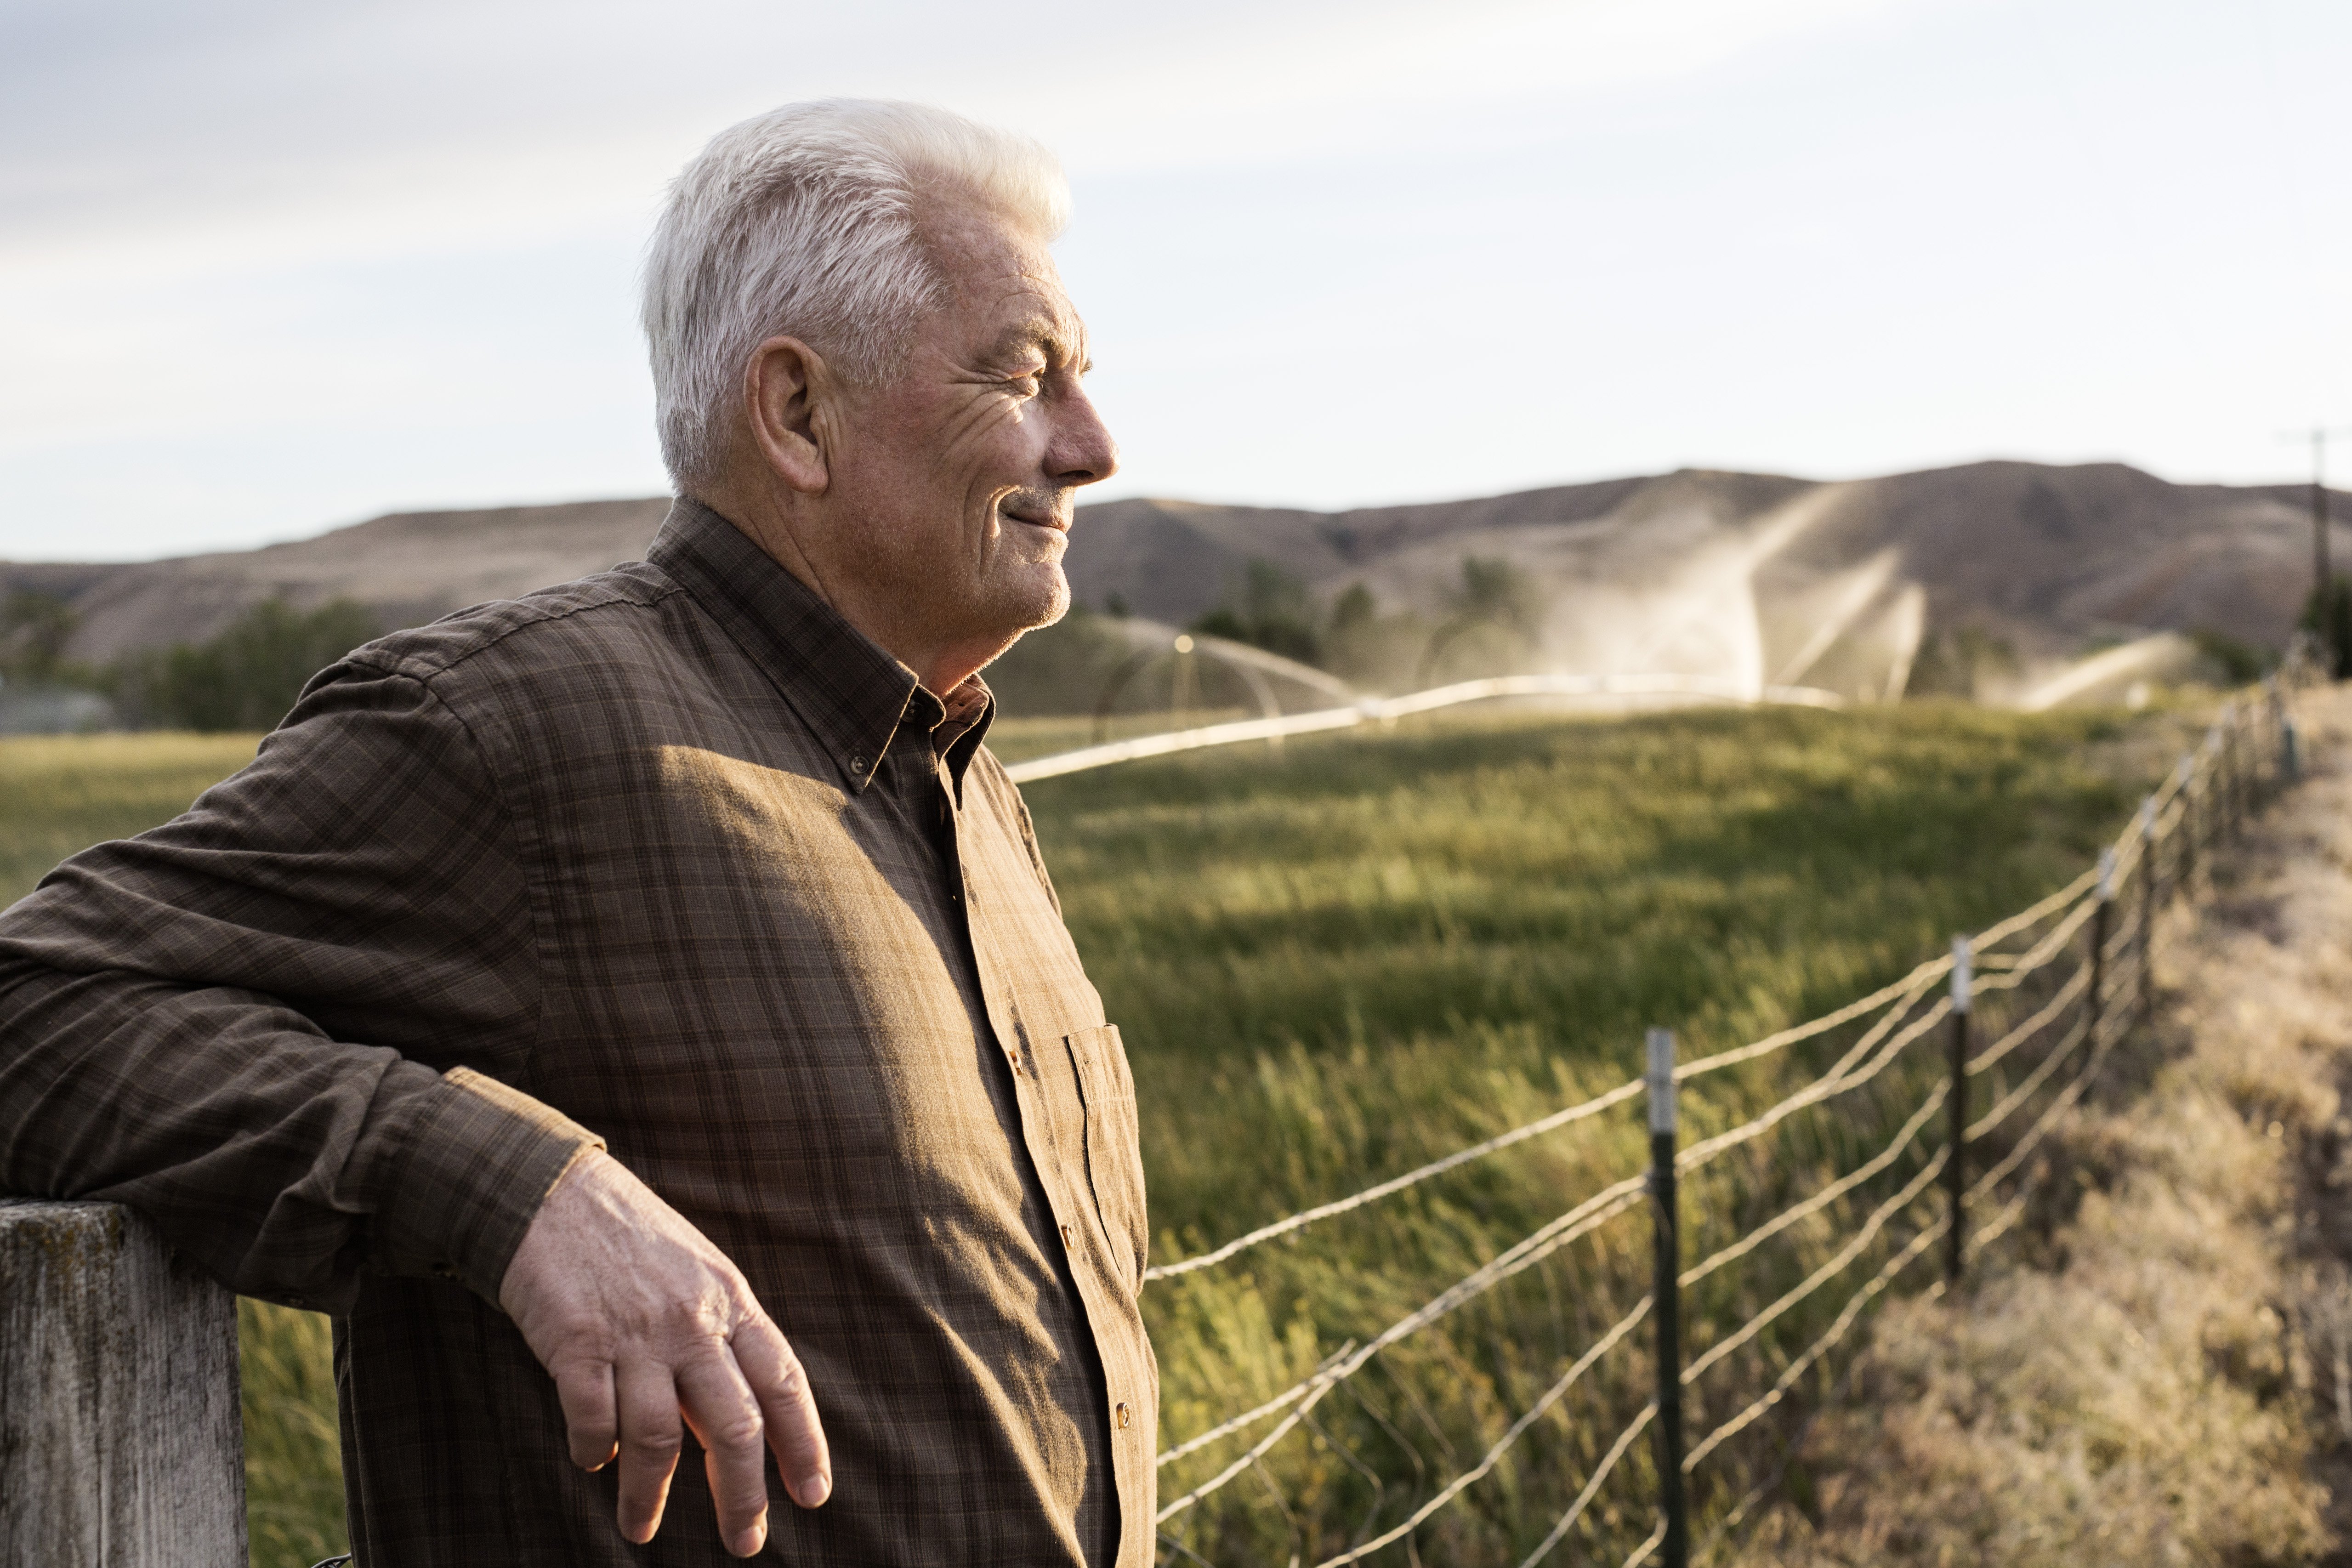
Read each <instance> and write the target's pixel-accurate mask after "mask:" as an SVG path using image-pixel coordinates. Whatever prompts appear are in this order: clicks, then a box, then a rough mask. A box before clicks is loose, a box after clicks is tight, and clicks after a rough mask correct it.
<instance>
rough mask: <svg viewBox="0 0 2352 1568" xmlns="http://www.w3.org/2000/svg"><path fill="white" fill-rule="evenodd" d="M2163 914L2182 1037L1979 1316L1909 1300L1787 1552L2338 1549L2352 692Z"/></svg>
mask: <svg viewBox="0 0 2352 1568" xmlns="http://www.w3.org/2000/svg"><path fill="white" fill-rule="evenodd" d="M2304 709H2305V715H2306V720H2307V721H2310V722H2311V724H2312V728H2313V729H2315V731H2319V733H2318V735H2317V736H2316V737H2315V738H2316V739H2318V740H2319V741H2320V742H2321V744H2320V745H2318V746H2317V747H2315V750H2316V751H2317V752H2319V757H2320V765H2319V766H2318V767H2316V768H2315V776H2313V777H2312V778H2311V780H2310V781H2309V782H2308V783H2306V784H2305V785H2304V786H2302V788H2300V789H2299V790H2297V791H2295V792H2293V793H2291V794H2289V795H2286V796H2285V797H2284V799H2283V800H2282V801H2281V802H2280V803H2279V804H2278V805H2275V806H2273V809H2272V811H2271V813H2270V815H2269V816H2268V817H2267V818H2265V819H2263V820H2262V821H2260V822H2258V824H2257V825H2256V826H2254V827H2253V829H2252V831H2251V832H2250V834H2249V836H2248V840H2247V843H2246V844H2245V845H2244V846H2243V847H2242V848H2240V849H2239V850H2237V851H2236V852H2234V853H2233V854H2231V855H2230V856H2228V857H2226V858H2223V862H2222V865H2221V870H2220V875H2219V879H2218V882H2217V883H2216V884H2215V885H2213V886H2211V887H2209V888H2208V889H2205V891H2204V896H2203V897H2202V898H2201V899H2200V901H2198V902H2197V903H2196V904H2194V905H2189V906H2182V907H2179V908H2177V909H2176V910H2175V912H2174V914H2173V916H2172V917H2171V918H2170V920H2169V921H2168V922H2167V923H2166V924H2165V925H2162V926H2160V927H2159V940H2158V974H2159V976H2160V977H2161V979H2162V980H2163V982H2164V984H2165V991H2164V993H2163V994H2161V995H2160V996H2159V1001H2158V1005H2159V1016H2158V1020H2157V1023H2156V1025H2155V1026H2154V1027H2153V1028H2151V1029H2148V1030H2144V1031H2142V1035H2143V1036H2144V1037H2143V1038H2141V1039H2139V1040H2137V1041H2136V1042H2135V1047H2136V1050H2137V1056H2136V1057H2124V1058H2117V1060H2116V1065H2115V1067H2113V1068H2111V1069H2110V1070H2111V1074H2112V1076H2111V1077H2110V1078H2109V1079H2107V1080H2106V1084H2105V1093H2104V1098H2103V1099H2101V1100H2095V1101H2093V1102H2091V1103H2090V1104H2089V1106H2088V1109H2087V1110H2085V1112H2084V1114H2082V1115H2081V1116H2080V1117H2079V1118H2078V1120H2077V1121H2075V1122H2074V1125H2073V1126H2072V1127H2071V1128H2070V1129H2069V1130H2068V1131H2067V1133H2066V1136H2065V1137H2064V1139H2063V1143H2062V1148H2061V1150H2060V1151H2059V1152H2058V1153H2057V1155H2056V1156H2055V1157H2054V1158H2053V1162H2052V1165H2051V1168H2050V1172H2049V1179H2048V1184H2047V1186H2046V1187H2045V1189H2044V1192H2045V1196H2044V1197H2043V1198H2042V1201H2041V1203H2040V1205H2039V1208H2038V1212H2037V1213H2036V1214H2035V1215H2034V1216H2033V1223H2032V1225H2031V1226H2028V1227H2026V1229H2025V1230H2024V1231H2023V1233H2022V1234H2020V1235H2015V1236H2012V1237H2011V1238H2008V1239H2007V1240H2004V1241H2003V1242H2001V1243H1999V1244H1997V1245H1996V1247H1994V1248H1993V1249H1991V1251H1990V1252H1989V1253H1988V1254H1987V1255H1986V1256H1985V1257H1983V1258H1980V1259H1979V1263H1978V1264H1977V1265H1976V1266H1975V1269H1974V1274H1973V1277H1972V1280H1971V1282H1970V1284H1969V1287H1968V1289H1965V1290H1964V1291H1963V1293H1962V1295H1961V1297H1960V1299H1959V1300H1958V1301H1948V1300H1926V1299H1913V1300H1907V1301H1903V1302H1899V1303H1895V1304H1894V1305H1892V1306H1890V1307H1889V1308H1888V1309H1887V1310H1886V1313H1885V1316H1884V1318H1883V1319H1881V1321H1880V1322H1879V1325H1878V1329H1877V1331H1876V1333H1875V1335H1874V1343H1873V1346H1872V1348H1871V1349H1870V1350H1869V1351H1868V1352H1865V1353H1864V1356H1863V1357H1862V1358H1861V1359H1860V1361H1859V1362H1858V1363H1857V1364H1856V1366H1855V1368H1854V1372H1853V1377H1852V1379H1851V1381H1850V1383H1849V1385H1848V1387H1847V1390H1846V1393H1845V1395H1844V1396H1843V1398H1842V1399H1841V1400H1839V1402H1838V1403H1837V1405H1836V1406H1835V1407H1834V1408H1833V1409H1832V1410H1830V1411H1829V1412H1827V1413H1825V1414H1824V1415H1822V1417H1821V1418H1820V1420H1819V1421H1818V1422H1817V1424H1816V1426H1815V1427H1814V1429H1813V1431H1812V1433H1811V1436H1810V1439H1809V1440H1808V1442H1807V1444H1806V1446H1805V1447H1804V1449H1803V1451H1802V1453H1801V1458H1800V1460H1799V1462H1798V1463H1797V1465H1796V1466H1794V1467H1792V1470H1791V1474H1790V1489H1789V1491H1790V1499H1789V1500H1788V1501H1786V1502H1784V1503H1783V1504H1781V1505H1780V1507H1778V1508H1777V1509H1776V1510H1773V1511H1772V1512H1770V1513H1769V1514H1768V1515H1767V1516H1766V1517H1765V1518H1764V1519H1763V1520H1762V1521H1760V1523H1759V1527H1758V1529H1757V1531H1755V1534H1754V1535H1753V1537H1752V1538H1751V1539H1750V1540H1749V1541H1748V1542H1747V1543H1746V1545H1745V1549H1744V1550H1743V1551H1742V1552H1740V1553H1739V1554H1738V1560H1739V1561H1741V1562H1744V1563H1754V1564H1758V1565H1759V1568H1763V1565H1775V1568H1779V1565H1788V1568H1794V1565H1796V1564H1807V1565H1819V1564H1832V1563H1834V1564H1862V1563H1871V1564H1889V1563H1922V1564H1925V1563H1935V1564H1946V1563H1954V1564H1958V1563H1968V1564H1975V1563H2000V1564H2005V1565H2006V1564H2020V1565H2025V1564H2042V1563H2048V1564H2058V1563H2066V1564H2070V1565H2073V1564H2082V1563H2118V1564H2122V1563H2130V1564H2153V1563H2182V1564H2208V1563H2210V1564H2228V1565H2236V1564H2254V1563H2324V1562H2333V1561H2339V1560H2342V1559H2339V1558H2338V1557H2337V1556H2336V1552H2337V1548H2336V1542H2337V1540H2338V1538H2339V1536H2341V1535H2343V1534H2345V1533H2346V1531H2345V1528H2344V1527H2345V1526H2346V1524H2347V1523H2348V1522H2352V1521H2347V1520H2346V1519H2345V1518H2343V1517H2341V1516H2340V1515H2338V1513H2337V1510H2336V1504H2335V1503H2334V1502H2333V1500H2332V1498H2331V1494H2334V1495H2336V1496H2341V1497H2346V1498H2347V1500H2352V1485H2346V1484H2343V1483H2345V1482H2347V1480H2352V1286H2348V1285H2347V1271H2346V1260H2347V1258H2352V1212H2347V1205H2346V1204H2345V1203H2344V1201H2343V1200H2344V1197H2345V1195H2346V1194H2348V1193H2352V1120H2347V1109H2352V1106H2347V1098H2346V1097H2347V1093H2352V965H2347V963H2346V962H2345V960H2346V957H2347V950H2352V771H2347V767H2346V763H2345V757H2344V752H2345V748H2346V742H2347V739H2352V701H2347V700H2345V698H2343V697H2341V696H2336V695H2329V696H2318V695H2314V696H2311V697H2307V698H2306V699H2305V703H2304Z"/></svg>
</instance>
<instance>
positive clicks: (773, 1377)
mask: <svg viewBox="0 0 2352 1568" xmlns="http://www.w3.org/2000/svg"><path fill="white" fill-rule="evenodd" d="M733 1344H734V1347H735V1363H736V1365H738V1366H740V1367H741V1368H742V1369H743V1377H744V1380H745V1381H746V1382H747V1383H749V1384H751V1394H752V1397H753V1398H755V1399H757V1400H758V1401H759V1402H760V1411H761V1415H764V1416H765V1417H766V1418H767V1428H768V1446H769V1447H772V1448H773V1449H774V1450H775V1451H776V1468H777V1470H778V1472H779V1473H781V1474H782V1476H783V1478H784V1488H785V1489H786V1490H788V1491H790V1492H791V1493H792V1494H793V1501H794V1502H796V1503H798V1504H800V1505H801V1507H803V1508H815V1507H817V1506H818V1505H819V1504H821V1503H823V1502H824V1500H825V1499H826V1498H828V1497H831V1496H832V1495H833V1456H832V1454H831V1453H830V1452H829V1451H828V1450H827V1448H826V1447H825V1441H824V1425H823V1424H822V1423H821V1422H819V1421H818V1419H817V1414H816V1396H815V1395H814V1394H812V1393H810V1392H809V1385H808V1376H807V1374H806V1373H803V1371H802V1370H801V1363H800V1358H799V1357H798V1356H796V1355H794V1354H793V1348H792V1346H790V1345H788V1344H786V1343H785V1342H784V1335H783V1331H782V1330H781V1329H779V1328H777V1327H776V1325H775V1324H774V1323H772V1322H771V1321H769V1319H768V1316H767V1314H766V1313H764V1312H762V1313H760V1314H758V1315H757V1316H755V1317H752V1318H751V1319H748V1320H747V1321H744V1322H742V1323H740V1324H739V1325H737V1327H736V1330H735V1338H734V1340H733Z"/></svg>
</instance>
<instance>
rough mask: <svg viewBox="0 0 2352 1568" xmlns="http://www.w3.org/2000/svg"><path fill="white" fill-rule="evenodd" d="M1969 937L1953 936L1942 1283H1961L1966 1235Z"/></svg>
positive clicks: (1967, 1187)
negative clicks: (1946, 1214) (1947, 1221)
mask: <svg viewBox="0 0 2352 1568" xmlns="http://www.w3.org/2000/svg"><path fill="white" fill-rule="evenodd" d="M1970 956H1971V955H1970V953H1969V939H1968V938H1967V937H1965V936H1956V937H1954V938H1953V939H1952V1034H1951V1055H1952V1063H1951V1065H1952V1098H1951V1101H1950V1111H1951V1150H1950V1152H1949V1154H1948V1155H1947V1157H1946V1158H1945V1161H1944V1197H1945V1202H1946V1204H1947V1205H1948V1207H1949V1209H1950V1213H1951V1221H1952V1223H1951V1225H1950V1226H1949V1227H1948V1228H1947V1229H1946V1230H1945V1232H1944V1282H1945V1283H1946V1284H1947V1285H1950V1286H1957V1285H1958V1284H1959V1282H1960V1261H1961V1258H1962V1256H1963V1247H1965V1245H1966V1238H1965V1237H1964V1236H1963V1234H1962V1232H1963V1230H1964V1229H1965V1226H1964V1223H1963V1215H1962V1213H1961V1210H1962V1208H1963V1206H1964V1205H1966V1204H1967V1202H1968V1192H1969V1173H1968V1159H1967V1152H1968V1142H1969V989H1970V984H1969V982H1970V973H1969V960H1970Z"/></svg>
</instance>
